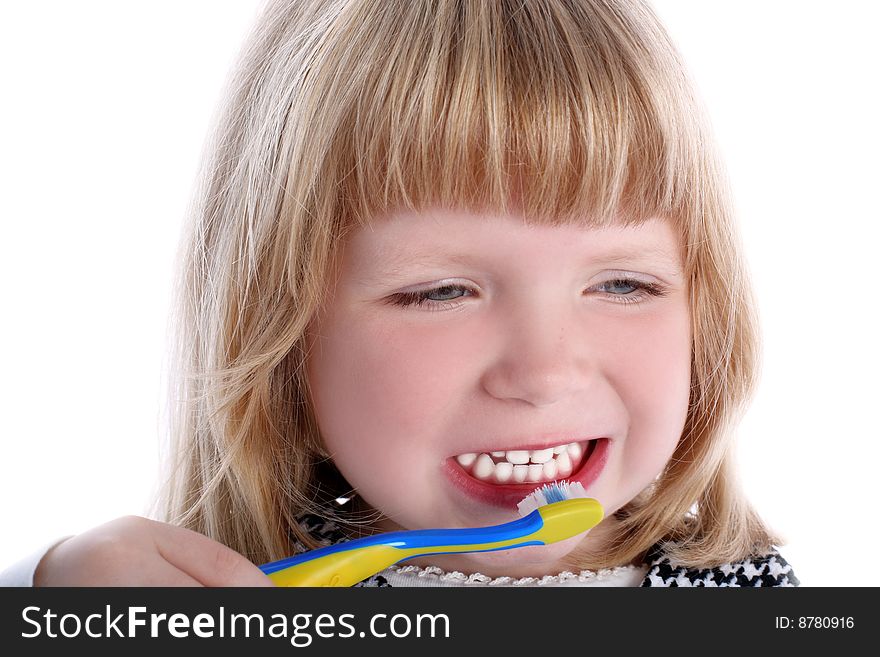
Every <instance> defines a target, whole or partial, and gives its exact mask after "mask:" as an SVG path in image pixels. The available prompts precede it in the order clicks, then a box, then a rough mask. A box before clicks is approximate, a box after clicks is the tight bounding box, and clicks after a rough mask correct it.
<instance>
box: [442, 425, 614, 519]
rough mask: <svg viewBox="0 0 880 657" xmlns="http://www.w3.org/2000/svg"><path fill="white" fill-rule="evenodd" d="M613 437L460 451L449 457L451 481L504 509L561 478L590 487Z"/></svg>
mask: <svg viewBox="0 0 880 657" xmlns="http://www.w3.org/2000/svg"><path fill="white" fill-rule="evenodd" d="M609 444H610V440H609V439H608V438H596V439H594V440H581V441H573V442H567V443H562V444H559V445H554V446H552V447H546V448H543V449H534V450H524V449H518V450H505V451H497V452H480V453H468V454H459V455H457V456H455V457H452V458H450V459H448V461H447V464H446V468H445V472H446V475H447V477H448V479H449V481H450V483H451V484H452V485H453V486H454V487H455V488H457V489H458V490H459V491H461V492H463V493H464V494H465V495H467V496H468V497H471V498H473V499H475V500H478V501H480V502H482V503H485V504H490V505H492V506H498V507H502V508H516V505H517V504H518V503H519V502H520V501H521V500H522V499H523V498H524V497H525V496H527V495H529V494H530V493H531V492H532V491H533V490H534V489H535V488H537V487H539V486H542V485H544V484H545V483H547V482H550V481H559V480H561V479H565V480H568V481H570V482H578V483H580V484H581V485H583V486H584V487H585V488H587V487H588V486H589V485H590V484H591V483H592V482H593V481H595V480H596V478H598V477H599V475H600V474H601V473H602V470H603V469H604V467H605V464H606V462H607V460H608V454H609Z"/></svg>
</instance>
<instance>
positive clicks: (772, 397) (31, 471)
mask: <svg viewBox="0 0 880 657" xmlns="http://www.w3.org/2000/svg"><path fill="white" fill-rule="evenodd" d="M258 6H259V3H258V2H257V1H255V0H234V1H228V0H227V1H222V2H221V1H218V0H210V1H209V0H186V1H180V0H176V1H174V2H171V1H169V0H161V1H157V0H154V1H152V2H149V3H148V2H140V3H135V2H125V3H120V2H110V1H105V2H98V1H85V0H80V1H78V2H61V1H57V0H56V1H46V2H41V3H3V4H2V5H0V82H2V102H0V187H2V197H0V198H2V200H0V203H2V206H0V207H2V209H0V221H2V233H0V240H2V258H0V281H2V291H3V295H2V303H3V306H2V321H0V346H2V350H3V355H2V377H0V386H2V388H0V420H2V424H0V427H2V428H0V440H2V452H0V459H2V461H0V463H2V465H0V511H2V521H3V530H2V540H0V569H2V567H3V566H4V565H6V564H8V563H11V562H12V561H14V560H16V559H18V558H19V557H21V556H24V555H25V554H27V553H28V552H29V551H30V550H32V549H33V548H36V547H38V546H39V545H40V544H41V543H43V542H44V541H47V540H50V539H52V538H53V537H55V536H59V535H63V534H67V533H76V532H79V531H82V530H84V529H86V528H88V527H90V526H93V525H96V524H100V523H102V522H104V521H107V520H110V519H112V518H114V517H116V516H119V515H124V514H128V513H136V514H141V513H144V512H145V510H146V508H147V502H148V500H149V498H150V495H151V493H152V488H153V486H154V484H155V482H156V471H157V467H158V458H157V456H158V437H159V432H160V431H161V430H162V426H163V425H162V423H161V421H160V420H161V418H160V412H161V410H162V405H163V403H164V387H163V386H164V378H163V377H164V374H163V368H164V366H165V360H164V358H165V356H164V354H165V339H166V320H167V318H168V311H169V293H170V286H171V273H172V267H173V260H174V256H175V250H176V248H177V244H178V238H179V235H180V230H181V227H182V225H183V217H184V213H185V210H186V204H187V202H188V200H189V197H190V193H191V189H192V185H193V182H194V177H195V173H196V167H197V164H198V161H199V158H200V154H201V148H202V143H203V140H204V138H205V135H206V131H207V128H208V126H209V124H210V122H211V119H212V116H213V113H214V111H215V106H216V103H217V101H218V99H219V93H220V89H221V86H222V84H223V81H224V79H225V76H226V74H227V71H228V68H229V66H230V64H231V63H232V61H233V59H234V57H235V55H236V53H237V51H238V48H239V46H240V44H241V41H242V39H243V37H244V35H245V33H246V32H247V30H248V29H249V27H250V24H251V21H252V19H253V17H254V16H255V14H256V10H257V7H258ZM654 6H655V8H656V9H657V11H658V13H659V14H660V15H661V18H662V19H663V20H664V21H665V23H666V25H667V27H668V29H669V30H670V32H671V34H672V36H673V38H674V39H675V40H676V42H677V43H678V45H679V47H680V49H681V51H682V53H683V55H684V57H685V59H686V61H687V62H688V64H689V66H690V68H691V72H692V74H693V76H694V78H695V80H696V81H697V84H698V87H699V88H700V91H701V93H702V96H703V98H704V100H705V102H706V104H707V105H708V108H709V111H710V114H711V116H712V120H713V123H714V125H715V128H716V132H717V136H718V138H719V141H720V143H721V147H722V150H723V153H724V155H725V157H726V161H727V164H728V167H729V170H730V174H731V178H732V182H733V187H734V192H735V195H736V199H737V205H738V208H739V213H740V220H741V226H742V233H743V238H744V242H745V247H746V254H747V257H748V259H749V262H750V265H751V269H752V273H753V277H754V283H755V286H756V291H757V294H758V298H759V302H760V311H761V315H762V323H763V330H764V369H763V378H762V382H761V385H760V388H759V390H758V393H757V396H756V398H755V401H754V403H753V405H752V407H751V408H750V410H749V412H748V414H747V415H746V417H745V418H744V420H743V422H742V424H741V425H740V430H739V434H740V439H741V443H740V448H739V458H740V462H741V464H742V476H743V480H744V484H745V486H746V488H747V490H748V491H749V493H750V494H751V496H752V498H753V500H754V501H755V503H756V504H757V506H758V508H759V509H760V510H761V512H762V513H763V515H764V516H765V517H766V519H767V520H768V521H769V522H770V523H771V524H772V525H773V526H774V527H775V528H777V529H778V530H779V531H780V532H781V533H782V534H783V535H784V536H785V537H786V538H787V539H788V544H787V546H786V547H785V548H784V551H783V553H784V554H785V556H786V557H787V558H788V559H789V561H791V562H792V564H793V565H794V566H795V569H796V572H797V574H798V575H799V577H800V578H801V580H802V583H803V584H805V585H811V586H828V585H844V586H863V585H873V586H877V585H880V576H878V575H877V569H875V568H873V567H872V565H871V561H870V560H869V559H866V558H865V557H867V556H868V555H870V554H871V553H872V552H873V549H874V548H875V546H876V543H877V539H878V530H877V522H876V516H877V514H876V511H875V503H874V502H875V500H876V499H877V495H876V493H875V490H876V486H877V480H878V478H877V476H876V475H875V469H876V467H877V458H878V454H880V450H878V446H877V443H878V438H880V431H878V429H877V420H876V417H877V413H876V409H877V405H878V401H877V392H878V386H877V383H876V382H877V378H876V377H877V366H878V361H880V359H878V347H877V337H876V336H877V322H876V321H875V318H876V315H877V313H876V305H877V301H876V290H877V288H876V287H875V286H874V283H875V281H874V279H875V278H877V267H876V265H877V264H878V261H880V256H878V247H880V242H878V235H880V231H878V227H877V225H878V221H880V216H878V215H880V212H878V209H877V204H876V203H875V196H876V193H877V189H878V179H880V176H878V173H880V170H878V165H877V160H878V153H880V138H878V128H877V118H876V117H878V116H880V106H878V105H880V103H878V101H877V97H876V95H875V93H876V92H875V91H874V90H875V88H876V87H877V75H876V71H877V65H878V60H880V57H878V55H880V48H878V46H877V40H876V38H875V37H876V34H875V33H874V32H875V27H876V25H877V20H878V10H877V9H876V8H875V4H874V3H869V2H863V1H857V0H848V1H841V2H837V3H834V4H829V3H827V2H818V1H813V2H805V1H802V0H800V1H795V0H785V1H783V0H772V1H766V0H764V1H758V0H748V1H743V0H738V1H737V2H733V1H730V2H700V1H699V0H662V1H661V0H657V2H655V4H654Z"/></svg>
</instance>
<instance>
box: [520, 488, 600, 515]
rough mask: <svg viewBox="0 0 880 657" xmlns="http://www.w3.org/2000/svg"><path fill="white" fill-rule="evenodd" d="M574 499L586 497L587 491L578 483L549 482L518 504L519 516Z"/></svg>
mask: <svg viewBox="0 0 880 657" xmlns="http://www.w3.org/2000/svg"><path fill="white" fill-rule="evenodd" d="M575 497H587V491H586V490H585V489H584V487H583V486H582V485H581V484H580V483H578V482H576V481H575V482H570V481H551V482H550V483H548V484H544V485H543V486H541V487H540V488H536V489H535V490H533V491H532V492H531V493H529V495H528V496H527V497H526V498H525V499H524V500H523V501H522V502H520V503H519V504H517V509H519V514H520V515H521V516H527V515H529V514H530V513H531V512H532V511H534V510H535V509H537V508H538V507H542V506H544V505H546V504H553V503H554V502H561V501H562V500H570V499H572V498H575Z"/></svg>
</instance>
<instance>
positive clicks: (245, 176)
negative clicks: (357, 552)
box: [162, 0, 775, 567]
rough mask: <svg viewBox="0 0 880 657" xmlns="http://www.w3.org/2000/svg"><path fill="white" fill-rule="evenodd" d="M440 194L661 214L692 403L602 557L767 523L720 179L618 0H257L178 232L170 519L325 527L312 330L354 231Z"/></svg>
mask: <svg viewBox="0 0 880 657" xmlns="http://www.w3.org/2000/svg"><path fill="white" fill-rule="evenodd" d="M435 206H439V207H448V208H466V209H469V210H472V211H476V212H479V211H487V212H489V211H492V212H500V213H508V212H511V211H514V210H515V211H517V212H518V213H520V214H521V215H522V216H523V217H524V219H525V220H526V221H529V222H536V223H550V224H559V223H562V222H580V223H582V224H584V225H587V226H601V225H607V224H609V223H615V222H616V223H621V222H623V223H638V222H641V221H644V220H646V219H648V218H652V217H658V216H659V217H664V218H668V219H670V220H671V221H673V223H674V225H675V226H677V228H678V231H679V233H680V236H681V239H682V244H683V254H682V255H683V264H684V268H685V272H686V274H687V276H688V281H689V285H690V293H691V316H692V322H693V336H694V339H693V360H692V392H691V399H690V408H689V411H688V415H687V420H686V424H685V427H684V431H683V434H682V436H681V439H680V442H679V445H678V447H677V449H676V451H675V454H674V456H673V458H672V459H671V461H670V462H669V464H668V467H667V468H666V470H665V471H664V472H663V473H662V475H661V476H660V477H659V478H658V480H657V481H656V482H655V484H654V485H653V486H652V487H651V489H650V490H647V491H645V492H644V493H643V495H641V496H640V497H639V498H638V499H637V500H634V501H633V502H632V503H630V504H629V505H627V506H626V507H625V508H624V509H623V510H622V511H621V512H620V513H619V514H618V516H619V519H620V523H619V531H618V533H617V535H616V537H615V541H614V549H612V550H610V551H608V552H607V553H605V554H603V555H601V556H600V557H598V559H599V560H598V562H597V561H596V559H597V557H596V555H593V556H592V557H591V558H592V559H593V561H592V562H591V566H592V567H604V566H610V565H616V564H620V563H626V562H629V561H631V560H633V559H637V558H640V557H643V556H644V554H645V552H646V551H647V550H648V549H649V548H650V547H651V546H652V545H655V544H657V543H662V544H663V545H664V546H665V549H666V550H667V551H668V553H669V554H670V555H671V556H672V557H673V558H674V560H676V561H678V562H680V563H682V564H685V565H688V564H689V565H711V564H717V563H723V562H725V561H728V560H732V559H736V558H741V557H744V556H746V555H748V554H752V553H755V552H757V551H760V550H763V549H765V548H767V547H769V546H770V545H771V543H773V542H775V539H774V538H773V537H772V536H771V535H770V534H769V532H768V531H767V529H766V528H765V526H764V525H763V524H762V522H761V521H760V519H759V518H758V516H757V515H756V514H755V513H754V511H753V510H752V509H751V507H750V506H749V505H748V504H747V502H746V501H745V500H744V498H743V497H742V495H741V493H740V492H739V490H738V489H737V487H736V483H735V478H734V476H733V472H732V469H731V459H732V458H733V454H732V453H731V435H732V431H731V429H732V427H733V426H734V424H735V422H736V420H737V419H738V415H739V414H740V413H741V411H742V410H743V408H744V406H745V404H746V402H747V400H748V398H749V396H750V394H751V392H752V389H753V387H754V385H755V381H756V371H757V357H758V346H757V331H756V318H755V314H754V304H753V301H752V298H751V296H750V294H751V293H750V287H749V283H748V279H747V271H746V268H745V265H744V263H743V261H742V259H741V256H740V252H741V249H740V246H739V243H738V240H737V237H736V231H735V228H734V224H733V220H732V212H731V204H730V201H729V198H728V193H727V191H726V183H725V182H724V176H723V173H722V170H721V168H720V166H719V164H718V162H717V158H716V156H715V155H714V153H713V148H712V140H711V138H710V134H709V130H708V129H707V127H706V122H705V120H704V119H703V118H702V111H701V110H700V108H699V105H698V103H697V101H696V100H695V99H694V97H693V94H692V91H691V85H690V83H689V81H688V79H687V76H686V74H685V73H684V67H683V65H682V64H681V62H680V61H679V59H678V56H677V54H676V51H675V48H674V47H673V45H672V44H671V43H670V40H669V38H668V36H667V35H666V33H665V31H664V30H663V28H662V27H661V25H660V24H659V22H658V20H657V18H656V17H655V16H654V14H653V13H652V11H651V10H650V9H649V8H648V7H647V6H645V5H644V4H642V3H640V2H628V1H627V2H624V1H615V0H604V1H603V0H518V1H517V2H508V1H504V0H483V1H480V2H471V1H469V0H433V1H431V0H302V1H298V2H293V1H272V2H269V3H268V4H267V5H266V6H265V7H264V10H263V13H262V15H261V17H260V19H259V20H258V22H257V25H256V27H255V29H254V31H253V32H252V34H251V35H250V37H249V38H248V40H247V42H246V44H245V47H244V49H243V51H242V54H241V57H240V63H239V66H238V67H237V69H236V70H235V71H234V74H233V76H232V77H231V79H230V84H229V88H228V92H227V102H226V103H225V109H224V111H223V112H222V114H221V115H220V116H219V118H218V121H217V127H216V131H215V133H214V135H213V139H212V141H211V142H210V143H209V145H208V150H207V156H206V159H205V166H204V171H203V175H202V178H201V185H200V187H199V188H198V191H197V194H196V196H195V199H194V204H193V210H192V222H191V223H190V224H189V225H188V227H187V232H186V235H185V236H184V238H183V240H182V242H181V246H180V249H181V250H180V263H181V264H180V270H179V280H178V286H177V288H176V295H177V297H176V302H175V303H176V305H175V311H174V312H173V313H172V320H173V322H174V327H173V332H174V333H173V338H174V342H173V351H172V364H173V369H172V372H171V374H172V376H173V380H172V385H171V389H170V394H171V396H170V399H169V407H168V412H169V416H170V420H171V425H170V439H171V444H170V448H171V451H170V454H169V455H168V456H169V462H170V465H171V467H170V470H169V473H168V483H167V488H166V491H165V496H164V498H163V500H162V503H163V505H164V506H163V508H164V519H166V520H168V521H171V522H175V523H178V524H181V525H183V526H186V527H189V528H192V529H194V530H196V531H199V532H202V533H204V534H206V535H208V536H210V537H212V538H214V539H216V540H218V541H221V542H223V543H225V544H227V545H229V546H230V547H232V548H234V549H235V550H237V551H239V552H241V553H242V554H244V555H245V556H247V557H248V558H250V559H251V560H253V561H255V562H262V561H267V560H270V559H276V558H280V557H282V556H286V555H288V554H290V553H291V551H292V549H293V545H294V542H295V541H299V542H301V543H302V544H303V545H305V546H306V547H315V546H316V544H315V541H314V539H313V538H312V537H310V536H309V535H308V534H307V533H305V532H304V531H303V530H302V529H301V528H300V527H299V525H298V524H297V522H296V517H297V516H298V515H300V514H302V513H304V512H307V511H309V512H324V511H325V507H326V503H327V500H328V499H332V496H333V495H335V494H338V489H337V488H335V484H334V482H333V481H331V478H332V477H331V475H333V474H334V469H333V467H332V464H328V463H327V459H326V458H325V455H324V452H323V448H322V443H321V438H320V436H319V433H318V430H317V425H316V422H315V418H314V417H313V415H312V409H311V404H310V402H309V391H308V386H307V381H306V379H305V376H304V367H303V364H304V362H305V360H306V358H307V353H306V349H305V346H304V345H305V334H306V330H307V327H308V326H309V324H310V322H311V321H312V320H313V318H314V317H315V316H316V314H317V313H318V312H319V311H320V309H321V308H322V304H323V303H324V302H325V300H326V298H327V297H326V295H327V293H328V288H329V286H330V284H331V282H332V280H333V279H332V270H333V263H334V259H335V258H336V257H337V256H338V250H337V249H338V247H339V246H340V243H341V242H342V240H343V237H344V235H345V233H346V231H347V230H349V229H351V228H352V227H356V226H359V225H364V224H367V223H369V222H370V221H373V220H375V219H376V218H377V217H381V216H383V215H385V214H387V213H388V212H390V211H393V210H394V209H397V208H406V209H412V210H423V209H426V208H429V207H435ZM325 473H330V474H329V475H326V474H325ZM336 474H338V473H336ZM343 483H344V482H343ZM338 519H339V520H341V521H346V520H348V521H351V522H352V523H353V522H355V521H356V519H355V518H351V517H346V516H345V514H342V513H340V514H338Z"/></svg>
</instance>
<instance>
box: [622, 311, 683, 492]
mask: <svg viewBox="0 0 880 657" xmlns="http://www.w3.org/2000/svg"><path fill="white" fill-rule="evenodd" d="M671 310H673V312H668V313H664V314H663V315H662V316H654V317H649V318H645V320H644V321H645V325H644V326H640V322H632V323H631V324H630V325H628V326H627V327H625V328H623V329H622V330H621V331H620V332H619V340H618V342H617V347H616V348H615V349H614V353H615V356H614V359H615V363H614V364H612V365H609V367H608V371H610V372H614V381H613V385H614V387H615V388H616V389H617V391H618V393H619V394H620V396H621V398H622V400H623V402H624V404H625V405H626V408H627V412H628V415H629V421H630V426H629V432H628V435H627V441H626V451H627V457H628V462H629V464H630V466H631V467H634V468H636V469H639V470H642V471H643V472H645V473H647V474H651V476H653V475H656V474H657V473H658V472H659V471H660V470H661V469H662V467H663V466H664V465H665V463H666V461H667V460H668V458H669V457H670V456H671V454H672V452H673V450H674V449H675V446H676V444H677V443H678V440H679V438H680V437H681V432H682V429H683V428H684V422H685V419H686V416H687V408H688V401H689V396H690V371H691V331H690V320H689V315H688V312H687V308H686V307H684V306H682V307H679V308H674V309H671Z"/></svg>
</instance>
